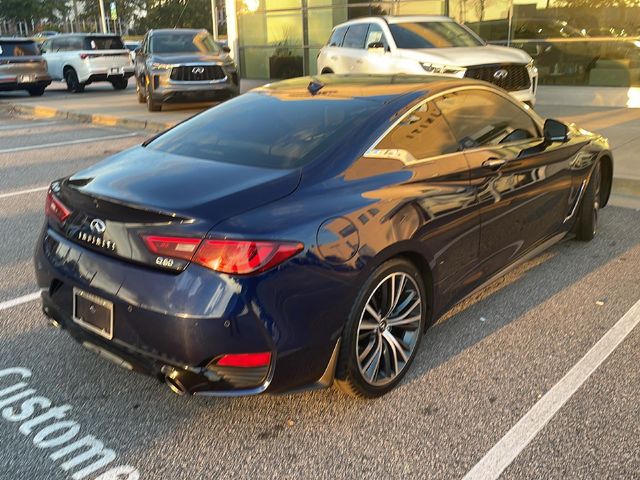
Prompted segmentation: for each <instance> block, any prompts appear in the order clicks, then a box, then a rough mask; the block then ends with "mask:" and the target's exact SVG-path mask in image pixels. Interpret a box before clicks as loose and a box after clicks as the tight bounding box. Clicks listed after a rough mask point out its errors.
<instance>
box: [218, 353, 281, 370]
mask: <svg viewBox="0 0 640 480" xmlns="http://www.w3.org/2000/svg"><path fill="white" fill-rule="evenodd" d="M270 363H271V352H260V353H228V354H226V355H223V356H222V357H220V359H219V360H217V361H216V365H218V366H220V367H241V368H253V367H266V366H268V365H269V364H270Z"/></svg>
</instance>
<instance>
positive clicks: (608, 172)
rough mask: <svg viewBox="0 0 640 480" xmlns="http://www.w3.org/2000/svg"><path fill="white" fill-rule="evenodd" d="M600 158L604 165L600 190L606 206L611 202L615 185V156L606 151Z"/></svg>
mask: <svg viewBox="0 0 640 480" xmlns="http://www.w3.org/2000/svg"><path fill="white" fill-rule="evenodd" d="M598 160H599V161H600V165H601V167H602V171H601V176H600V192H601V195H602V206H603V207H605V206H606V205H607V203H608V202H609V197H610V196H611V188H612V185H613V158H612V155H611V152H609V151H605V152H604V153H603V154H602V155H600V158H599V159H598Z"/></svg>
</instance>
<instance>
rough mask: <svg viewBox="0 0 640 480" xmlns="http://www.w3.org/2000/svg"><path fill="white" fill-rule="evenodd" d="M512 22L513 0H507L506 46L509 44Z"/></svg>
mask: <svg viewBox="0 0 640 480" xmlns="http://www.w3.org/2000/svg"><path fill="white" fill-rule="evenodd" d="M512 22H513V0H509V31H508V32H507V47H510V46H511V24H512Z"/></svg>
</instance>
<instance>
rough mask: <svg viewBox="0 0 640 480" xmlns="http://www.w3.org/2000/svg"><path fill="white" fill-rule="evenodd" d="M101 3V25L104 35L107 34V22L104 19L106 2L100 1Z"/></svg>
mask: <svg viewBox="0 0 640 480" xmlns="http://www.w3.org/2000/svg"><path fill="white" fill-rule="evenodd" d="M98 2H99V3H100V25H101V26H102V33H107V22H106V21H105V17H104V0H98Z"/></svg>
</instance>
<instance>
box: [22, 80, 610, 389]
mask: <svg viewBox="0 0 640 480" xmlns="http://www.w3.org/2000/svg"><path fill="white" fill-rule="evenodd" d="M612 158H613V157H612V154H611V150H610V149H609V145H608V143H607V141H606V139H604V138H603V137H601V136H599V135H596V134H591V133H588V132H585V131H583V130H579V129H577V128H574V127H572V126H567V125H564V124H562V123H560V122H558V121H554V120H547V121H546V122H545V121H543V120H542V119H540V117H538V116H537V115H536V114H535V113H534V112H533V111H532V110H531V109H530V108H528V107H525V106H524V104H522V103H521V102H518V101H517V100H515V99H514V98H512V97H511V96H510V95H509V94H507V93H506V92H504V91H503V90H500V89H498V88H496V87H494V86H492V85H490V84H487V83H482V82H479V81H474V80H462V79H454V78H447V77H442V76H439V77H425V76H420V77H406V76H395V77H389V76H356V77H349V76H346V77H340V76H335V75H322V76H318V77H313V78H309V77H307V78H297V79H293V80H288V81H284V82H279V83H274V84H270V85H266V86H264V87H262V88H259V89H256V90H253V91H251V92H249V93H246V94H244V95H241V96H239V97H237V98H235V99H233V100H230V101H228V102H225V103H222V104H220V105H218V106H216V107H214V108H211V109H209V110H207V111H205V112H203V113H201V114H199V115H197V116H195V117H193V118H191V119H190V120H187V121H186V122H184V123H182V124H180V125H178V126H176V127H175V128H173V129H171V130H169V131H167V132H166V133H164V134H162V135H160V136H158V137H156V138H155V139H153V140H150V141H147V142H146V143H144V144H143V145H141V146H139V147H137V148H133V149H129V150H127V151H124V152H122V153H120V154H117V155H115V156H114V157H112V158H110V159H107V160H105V161H103V162H101V163H99V164H97V165H94V166H92V167H89V168H88V169H85V170H82V171H80V172H78V173H76V174H74V175H71V176H69V177H65V178H62V179H60V180H57V181H55V182H54V183H53V184H52V185H51V190H50V192H49V194H48V198H47V203H46V212H47V219H46V222H45V224H44V228H43V230H42V234H41V236H40V238H39V239H38V243H37V247H36V258H35V265H36V274H37V279H38V285H39V286H40V288H41V289H42V290H41V291H42V292H43V293H42V298H43V303H44V311H45V313H46V314H47V315H49V316H51V317H52V318H54V319H55V321H56V322H57V323H59V324H61V325H62V326H63V327H64V328H66V329H68V330H69V332H70V333H71V334H72V335H73V336H74V337H76V338H77V339H78V340H79V341H80V343H82V344H84V345H85V346H88V347H89V348H91V349H92V350H94V351H96V350H97V351H100V352H103V353H105V355H106V356H107V357H109V358H111V359H115V360H117V361H118V362H119V363H120V364H121V365H123V366H126V367H127V368H131V369H135V370H140V371H143V372H146V373H149V374H152V375H155V376H158V377H160V378H162V379H164V381H165V382H166V383H167V384H168V386H169V387H170V388H171V389H172V390H173V391H174V392H177V393H192V394H193V393H195V394H199V395H241V394H243V395H249V394H256V393H261V392H271V393H277V392H285V391H292V390H299V389H304V388H307V389H308V388H319V387H327V386H329V385H331V384H332V383H333V382H334V380H336V381H337V383H338V385H339V386H341V387H342V388H343V389H344V390H345V391H346V392H348V393H350V394H353V395H357V396H365V397H375V396H379V395H382V394H384V393H385V392H387V391H389V390H390V389H391V388H393V387H394V386H395V385H397V384H398V382H399V381H400V380H401V378H402V376H403V375H404V374H405V373H406V372H407V370H408V368H409V366H410V364H411V362H412V361H413V360H414V358H415V356H416V352H417V350H418V347H419V345H420V339H421V337H422V334H423V332H424V331H425V330H426V329H427V328H428V327H429V325H431V324H432V323H433V322H434V321H436V320H437V319H438V318H439V317H440V316H442V315H443V314H444V313H445V312H446V311H447V310H448V309H449V308H451V306H452V305H454V304H455V303H456V302H459V301H460V300H461V299H463V298H465V297H466V296H468V295H469V294H471V293H472V292H474V291H475V290H476V289H478V288H481V287H482V286H483V285H485V284H487V283H488V282H490V281H491V280H493V279H496V278H498V277H499V276H500V275H502V274H503V273H504V272H506V271H508V270H509V269H510V268H512V267H513V266H514V265H515V264H517V263H519V262H523V261H525V260H527V259H529V258H531V257H533V256H535V255H537V254H538V253H539V252H541V251H542V250H544V249H545V248H548V247H549V246H551V245H553V244H554V243H556V242H558V241H560V240H562V239H563V238H570V237H576V238H578V239H579V240H583V241H588V240H590V239H592V238H593V236H594V235H595V234H596V227H597V220H598V212H599V210H600V208H601V207H602V206H604V205H605V204H606V203H607V200H608V198H609V192H610V189H611V178H612V171H613V160H612ZM78 368H82V366H79V367H78Z"/></svg>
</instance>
